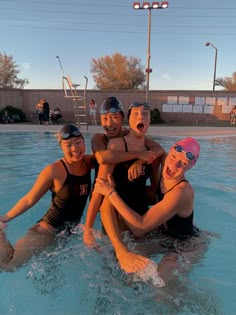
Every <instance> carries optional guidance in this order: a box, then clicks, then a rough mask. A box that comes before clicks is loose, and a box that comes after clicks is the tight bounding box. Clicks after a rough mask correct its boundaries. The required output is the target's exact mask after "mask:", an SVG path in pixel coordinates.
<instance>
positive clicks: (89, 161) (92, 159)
mask: <svg viewBox="0 0 236 315" xmlns="http://www.w3.org/2000/svg"><path fill="white" fill-rule="evenodd" d="M83 160H84V161H85V162H86V164H88V166H89V168H90V169H91V168H94V163H95V157H94V156H93V155H91V154H85V155H84V157H83Z"/></svg>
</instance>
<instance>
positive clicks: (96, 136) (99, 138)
mask: <svg viewBox="0 0 236 315" xmlns="http://www.w3.org/2000/svg"><path fill="white" fill-rule="evenodd" d="M100 141H102V142H103V141H104V133H98V132H97V133H95V134H94V135H93V136H92V138H91V143H94V142H100Z"/></svg>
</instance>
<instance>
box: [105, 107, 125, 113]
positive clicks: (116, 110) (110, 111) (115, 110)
mask: <svg viewBox="0 0 236 315" xmlns="http://www.w3.org/2000/svg"><path fill="white" fill-rule="evenodd" d="M117 112H122V108H120V107H111V108H108V109H106V108H102V109H101V110H100V114H107V113H112V114H114V113H117Z"/></svg>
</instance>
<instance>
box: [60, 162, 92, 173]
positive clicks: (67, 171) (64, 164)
mask: <svg viewBox="0 0 236 315" xmlns="http://www.w3.org/2000/svg"><path fill="white" fill-rule="evenodd" d="M60 161H61V162H62V164H63V166H64V168H65V170H66V173H67V174H69V175H71V174H70V172H69V170H68V168H67V166H66V163H65V162H64V161H63V160H60ZM82 161H83V162H84V164H85V165H86V166H87V168H88V169H89V165H88V163H87V162H86V161H85V160H84V159H82Z"/></svg>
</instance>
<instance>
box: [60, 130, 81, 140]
mask: <svg viewBox="0 0 236 315" xmlns="http://www.w3.org/2000/svg"><path fill="white" fill-rule="evenodd" d="M59 135H60V137H61V139H62V140H68V139H70V138H73V137H82V134H81V132H80V130H74V131H72V132H71V133H66V132H63V133H59Z"/></svg>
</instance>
